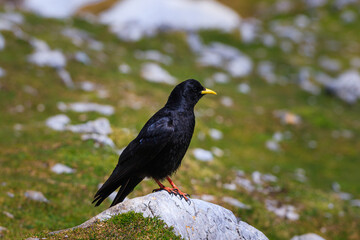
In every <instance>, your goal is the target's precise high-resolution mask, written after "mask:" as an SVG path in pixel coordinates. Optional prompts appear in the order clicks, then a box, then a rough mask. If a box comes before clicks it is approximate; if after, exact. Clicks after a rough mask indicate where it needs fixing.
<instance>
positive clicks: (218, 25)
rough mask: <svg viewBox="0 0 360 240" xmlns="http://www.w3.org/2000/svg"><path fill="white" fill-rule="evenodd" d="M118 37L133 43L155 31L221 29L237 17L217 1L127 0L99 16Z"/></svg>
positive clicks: (230, 26) (232, 24)
mask: <svg viewBox="0 0 360 240" xmlns="http://www.w3.org/2000/svg"><path fill="white" fill-rule="evenodd" d="M100 21H101V22H102V23H105V24H108V25H109V26H110V29H111V30H112V31H113V32H115V34H117V35H118V36H119V37H120V38H122V39H125V40H132V41H134V40H135V41H136V40H139V39H140V38H141V37H143V36H146V35H148V36H152V35H154V34H156V33H157V32H158V31H166V30H167V31H168V30H185V31H189V32H193V31H196V30H199V29H220V30H224V31H228V30H231V29H234V28H236V27H237V26H239V23H240V17H239V16H238V15H237V13H236V12H234V11H233V10H232V9H231V8H229V7H226V6H225V5H223V4H221V3H219V2H217V1H192V0H172V1H167V0H126V1H119V2H117V3H116V4H114V6H113V7H111V8H109V9H108V10H106V11H104V12H103V13H101V14H100Z"/></svg>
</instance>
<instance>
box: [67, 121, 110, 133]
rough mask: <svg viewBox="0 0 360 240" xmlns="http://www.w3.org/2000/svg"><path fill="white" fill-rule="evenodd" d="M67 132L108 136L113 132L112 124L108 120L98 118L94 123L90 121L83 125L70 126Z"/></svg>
mask: <svg viewBox="0 0 360 240" xmlns="http://www.w3.org/2000/svg"><path fill="white" fill-rule="evenodd" d="M66 129H67V130H70V131H72V132H78V133H97V134H100V135H107V134H110V133H111V132H112V130H111V126H110V122H109V120H108V119H106V118H98V119H96V120H94V121H88V122H86V123H83V124H77V125H69V126H67V127H66Z"/></svg>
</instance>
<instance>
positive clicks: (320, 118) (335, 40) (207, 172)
mask: <svg viewBox="0 0 360 240" xmlns="http://www.w3.org/2000/svg"><path fill="white" fill-rule="evenodd" d="M25 2H26V1H25ZM29 2H31V1H29ZM33 2H36V1H33ZM84 2H85V1H84ZM219 2H221V4H223V7H226V9H230V10H229V11H231V12H232V14H237V16H238V20H239V23H238V25H237V26H236V27H235V28H232V29H231V30H227V31H224V30H223V29H219V28H218V29H200V30H197V31H194V30H192V31H186V30H172V29H171V27H170V28H169V27H164V28H161V29H160V30H159V31H156V33H154V34H150V35H147V36H142V37H141V38H139V39H137V40H135V41H129V40H128V39H124V38H119V37H118V36H117V35H116V34H115V33H113V32H112V31H111V29H110V28H109V26H107V25H106V24H102V23H100V22H99V21H98V20H97V19H98V16H100V15H101V14H102V13H104V12H106V11H108V10H109V9H111V8H113V7H114V6H116V4H117V1H115V0H114V1H100V2H96V3H95V4H94V3H91V4H88V3H87V4H85V3H84V4H83V5H81V6H80V5H79V6H77V8H76V10H74V11H73V12H72V13H71V14H70V16H67V17H58V18H49V17H45V16H43V15H42V14H39V12H37V11H34V10H33V9H31V8H29V7H27V8H25V7H24V3H23V2H22V1H15V2H14V1H2V2H1V5H0V226H1V227H3V229H1V228H0V235H1V237H3V238H5V239H21V238H24V237H25V236H31V235H33V234H35V233H37V232H40V231H43V230H45V231H51V230H58V229H63V228H68V227H73V226H75V225H78V224H81V223H82V222H84V221H85V220H87V219H89V218H90V217H92V216H94V215H95V214H97V213H100V212H101V211H102V210H104V209H106V208H107V207H108V205H110V201H106V202H105V204H103V205H102V206H100V207H98V208H94V207H93V205H91V201H92V197H93V195H94V193H95V192H96V190H97V188H98V185H99V184H100V183H102V182H103V181H104V180H106V178H107V176H108V175H109V174H110V173H111V171H112V170H113V168H114V167H115V165H116V163H117V159H118V152H119V149H122V148H123V147H125V146H126V145H127V144H128V143H129V141H131V140H132V139H133V138H134V137H135V136H136V135H137V133H138V131H139V130H140V129H141V127H142V126H143V124H144V123H145V122H146V120H147V119H148V118H149V117H150V116H151V115H152V114H153V113H154V112H155V111H157V110H158V109H159V108H161V107H162V106H163V104H164V103H165V102H166V100H167V97H168V95H169V93H170V91H171V90H172V88H173V87H174V83H175V82H177V83H179V82H181V81H183V80H186V79H188V78H194V79H197V80H199V81H200V82H201V83H202V84H203V85H204V86H206V87H208V88H211V89H213V90H215V91H216V92H217V93H218V95H217V96H206V97H204V98H203V99H201V101H200V102H199V103H198V104H197V106H196V116H197V118H196V119H197V122H196V128H195V133H194V137H193V140H192V142H191V145H190V148H189V151H188V153H187V155H186V156H185V158H184V160H183V163H182V166H181V167H180V169H179V170H178V172H177V173H176V175H175V176H174V178H173V180H174V181H175V182H176V183H177V185H179V186H180V187H181V189H182V190H183V191H184V192H187V193H189V194H191V195H192V197H196V198H201V199H206V200H208V201H211V202H214V203H216V204H220V205H222V206H224V207H226V208H228V209H231V210H232V211H233V212H234V213H235V215H236V216H237V217H240V218H241V219H242V220H243V221H246V222H248V223H249V224H251V225H253V226H254V227H256V228H257V229H259V230H260V231H262V232H263V233H264V234H265V235H266V236H267V237H268V238H269V239H291V237H293V236H295V235H301V234H305V233H316V234H318V235H320V236H322V237H324V238H325V239H338V240H340V239H341V240H342V239H354V240H355V239H360V230H359V226H360V218H359V217H360V209H359V207H360V200H358V199H360V184H359V182H360V174H359V171H360V167H359V161H360V159H359V153H360V141H359V137H360V120H359V119H360V108H359V104H358V103H357V98H358V97H359V96H360V74H359V69H360V43H359V39H360V31H359V23H360V14H359V13H360V6H359V4H358V3H357V2H356V1H351V0H334V1H333V0H316V1H315V0H314V1H311V0H303V1H290V0H289V1H287V0H279V1H273V0H256V1H228V0H222V1H219ZM25 5H26V4H25ZM154 7H156V6H154ZM29 9H30V10H29ZM139 14H141V13H139ZM143 14H145V13H143ZM188 17H189V18H191V17H194V19H195V16H188ZM214 18H215V16H214ZM220 20H221V18H220ZM194 21H195V20H194ZM220 22H221V21H220ZM128 30H129V29H128ZM130 30H133V28H131V27H130ZM191 43H193V44H191ZM214 43H217V44H218V43H221V45H219V44H218V45H216V44H214ZM196 44H198V45H196ZM196 46H200V47H199V48H198V49H196ZM219 46H220V47H219ZM149 50H152V52H150V53H149ZM36 54H39V55H36ZM42 54H44V55H42ZM47 54H48V55H47ZM34 59H35V60H34ZM219 59H220V60H219ZM234 59H235V60H236V61H235V60H234ZM209 62H211V64H209ZM149 63H153V65H151V64H150V67H149V65H147V64H149ZM205 63H207V64H205ZM154 64H155V69H154ZM231 64H233V68H230V66H231ZM151 66H152V68H151ZM146 67H148V69H146ZM149 68H150V70H149ZM159 69H160V70H159ZM156 71H157V72H156ZM159 71H160V73H162V74H163V75H161V74H160V76H161V77H159V75H156V73H158V74H159ZM151 74H154V75H155V76H154V79H155V80H152V81H147V80H146V76H150V75H151ZM156 79H157V80H156ZM159 79H160V80H159ZM169 79H170V80H169ZM150 80H151V79H150ZM154 81H160V82H154ZM161 81H162V82H161ZM166 82H169V83H170V84H167V83H166ZM71 103H96V104H100V105H97V107H98V108H99V109H102V110H99V111H100V112H98V111H90V112H76V111H75V110H76V109H75V107H73V105H71ZM92 107H94V106H92ZM104 108H105V109H108V110H109V109H110V113H109V114H106V113H105V114H104V113H103V112H101V111H104ZM74 109H75V110H74ZM112 110H113V111H114V112H113V113H111V111H112ZM59 114H64V115H66V116H63V120H64V119H65V120H64V121H65V122H64V123H61V122H60V123H59V122H56V121H55V122H56V123H57V124H58V125H57V126H58V127H59V128H58V130H54V129H52V128H51V127H49V121H50V120H49V118H50V117H53V116H57V115H59ZM99 118H106V119H107V120H108V122H109V124H110V126H111V132H110V133H108V132H105V133H102V132H101V130H97V128H96V127H93V125H91V124H93V122H90V123H89V121H94V120H96V119H99ZM106 119H105V120H104V121H105V125H106V124H107V123H108V122H107V121H106ZM52 120H54V119H52ZM55 120H58V119H55ZM66 121H68V122H67V123H66ZM86 123H87V124H88V125H81V126H79V124H86ZM89 126H90V127H89ZM102 127H103V126H102ZM105 127H106V126H105ZM89 128H90V129H93V130H88V129H89ZM74 129H75V130H74ZM79 129H80V130H79ZM84 129H85V130H84ZM94 129H95V130H94ZM100 129H102V128H101V127H100ZM76 131H80V132H76ZM87 138H91V139H90V140H86V139H87ZM94 139H95V140H94ZM104 139H105V140H104ZM199 149H202V150H204V151H201V150H200V153H199ZM204 154H205V155H204ZM198 155H200V156H198ZM204 156H205V160H206V159H207V160H209V161H201V158H204ZM207 157H208V158H207ZM56 164H63V165H66V166H67V167H69V168H70V169H67V170H69V171H70V172H69V173H60V174H57V173H55V172H54V169H53V167H54V166H55V165H56ZM154 188H156V184H155V183H154V182H153V181H152V180H148V181H143V182H142V183H141V184H139V186H137V187H136V189H135V191H134V192H133V193H131V194H130V195H129V197H130V198H133V197H136V196H142V195H146V194H148V193H150V192H151V191H152V189H154ZM29 191H36V192H39V193H42V194H43V195H42V197H44V198H46V199H47V201H45V200H44V199H42V198H40V200H41V199H42V200H43V201H36V200H32V199H31V196H33V195H34V194H33V193H34V192H29ZM29 195H31V196H30V197H29ZM224 197H225V198H224ZM229 198H231V199H233V200H237V201H239V202H241V203H244V204H246V205H247V206H248V208H241V207H239V206H237V205H236V204H235V205H234V204H231V201H228V199H229ZM233 202H234V201H233Z"/></svg>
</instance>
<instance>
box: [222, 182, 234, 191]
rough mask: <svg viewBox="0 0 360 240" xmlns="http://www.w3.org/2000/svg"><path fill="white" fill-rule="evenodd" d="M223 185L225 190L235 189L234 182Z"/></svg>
mask: <svg viewBox="0 0 360 240" xmlns="http://www.w3.org/2000/svg"><path fill="white" fill-rule="evenodd" d="M223 187H224V188H225V189H227V190H231V191H235V190H236V184H235V183H224V184H223Z"/></svg>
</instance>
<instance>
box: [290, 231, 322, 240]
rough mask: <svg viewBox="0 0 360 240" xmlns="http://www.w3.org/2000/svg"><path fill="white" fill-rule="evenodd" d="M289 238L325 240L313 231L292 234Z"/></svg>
mask: <svg viewBox="0 0 360 240" xmlns="http://www.w3.org/2000/svg"><path fill="white" fill-rule="evenodd" d="M291 240H325V238H322V237H320V236H319V235H317V234H315V233H307V234H303V235H300V236H294V237H292V238H291Z"/></svg>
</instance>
